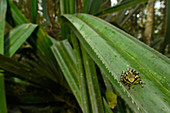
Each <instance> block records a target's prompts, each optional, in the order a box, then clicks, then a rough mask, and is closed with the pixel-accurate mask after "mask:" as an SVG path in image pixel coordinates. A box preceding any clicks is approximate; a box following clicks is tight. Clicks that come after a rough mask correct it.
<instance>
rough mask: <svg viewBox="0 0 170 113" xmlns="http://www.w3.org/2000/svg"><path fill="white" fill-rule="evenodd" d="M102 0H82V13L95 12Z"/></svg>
mask: <svg viewBox="0 0 170 113" xmlns="http://www.w3.org/2000/svg"><path fill="white" fill-rule="evenodd" d="M101 3H102V0H84V1H83V9H82V13H90V14H95V13H97V12H98V11H99V8H100V6H101Z"/></svg>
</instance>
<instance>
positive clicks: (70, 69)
mask: <svg viewBox="0 0 170 113" xmlns="http://www.w3.org/2000/svg"><path fill="white" fill-rule="evenodd" d="M52 42H53V46H52V47H51V49H52V51H53V54H54V55H55V58H56V59H57V61H58V63H59V65H60V67H61V70H62V72H63V73H64V76H65V78H66V80H67V82H68V84H69V86H70V88H71V90H72V92H73V94H74V96H75V98H76V99H77V101H78V103H79V105H80V106H81V99H80V89H79V86H78V78H77V77H78V75H77V74H78V73H77V70H76V63H75V57H74V54H73V50H72V48H71V45H70V44H69V43H68V41H67V40H64V41H61V42H59V41H56V40H54V39H52ZM81 107H82V106H81Z"/></svg>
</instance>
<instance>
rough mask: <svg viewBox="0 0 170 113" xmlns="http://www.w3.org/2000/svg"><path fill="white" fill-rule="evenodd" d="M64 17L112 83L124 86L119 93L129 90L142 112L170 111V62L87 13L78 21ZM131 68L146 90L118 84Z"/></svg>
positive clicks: (130, 95) (69, 16)
mask: <svg viewBox="0 0 170 113" xmlns="http://www.w3.org/2000/svg"><path fill="white" fill-rule="evenodd" d="M64 17H65V18H66V19H67V20H68V24H69V26H70V27H71V28H72V29H74V31H75V33H76V35H77V36H78V38H79V40H80V42H81V43H82V45H83V46H84V48H85V49H86V51H87V52H88V53H89V54H90V56H91V57H92V58H93V60H94V61H95V62H96V63H97V64H98V66H99V67H100V68H101V70H102V71H105V72H106V76H107V77H108V79H109V80H110V81H111V83H112V84H113V85H114V84H115V82H117V83H118V84H119V85H121V87H122V89H121V90H120V91H118V92H122V91H125V93H127V94H128V96H129V97H130V98H131V99H132V102H133V103H135V105H136V106H137V107H138V108H139V110H141V111H142V112H169V111H170V109H169V105H170V103H169V98H170V96H169V84H168V80H169V76H168V75H170V70H169V69H168V67H170V60H169V59H167V58H166V57H164V56H162V55H161V54H159V53H158V52H156V51H155V50H153V49H151V48H149V47H148V46H146V45H144V44H143V43H141V42H139V41H138V40H136V39H135V38H133V37H132V36H130V35H128V34H126V33H125V32H123V31H121V30H120V29H118V28H116V27H114V26H112V25H110V24H108V23H107V22H104V21H103V20H101V19H99V18H95V17H93V16H89V15H85V14H84V15H83V14H78V15H77V17H78V18H77V17H76V16H73V15H65V16H64ZM127 67H129V68H133V69H136V70H137V71H139V73H140V74H141V76H142V81H143V82H144V83H146V85H145V86H144V88H141V87H140V86H139V85H136V87H135V88H134V89H131V90H128V89H127V88H126V87H125V86H124V85H123V84H122V83H120V82H118V81H119V80H120V74H121V72H122V70H125V69H126V68H127ZM115 80H116V81H115ZM117 83H116V84H117ZM153 104H154V106H153Z"/></svg>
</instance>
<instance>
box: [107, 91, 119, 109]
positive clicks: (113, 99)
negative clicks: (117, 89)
mask: <svg viewBox="0 0 170 113" xmlns="http://www.w3.org/2000/svg"><path fill="white" fill-rule="evenodd" d="M105 94H106V100H107V103H108V105H109V107H110V108H111V109H114V108H115V106H116V105H117V95H116V94H114V93H113V92H112V91H109V90H106V92H105Z"/></svg>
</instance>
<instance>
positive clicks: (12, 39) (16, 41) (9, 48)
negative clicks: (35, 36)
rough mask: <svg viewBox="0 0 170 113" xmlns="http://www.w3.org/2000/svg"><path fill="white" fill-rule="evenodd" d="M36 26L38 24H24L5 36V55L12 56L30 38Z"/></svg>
mask: <svg viewBox="0 0 170 113" xmlns="http://www.w3.org/2000/svg"><path fill="white" fill-rule="evenodd" d="M36 27H37V25H35V24H22V25H20V26H18V27H17V28H14V29H12V30H11V31H10V32H9V35H8V36H7V37H6V38H5V55H7V56H10V57H11V56H12V55H13V54H14V53H15V52H16V51H17V50H18V49H19V47H20V46H21V45H22V44H23V43H24V42H25V41H26V40H27V39H28V38H29V36H30V35H31V34H32V33H33V31H34V30H35V28H36Z"/></svg>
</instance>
